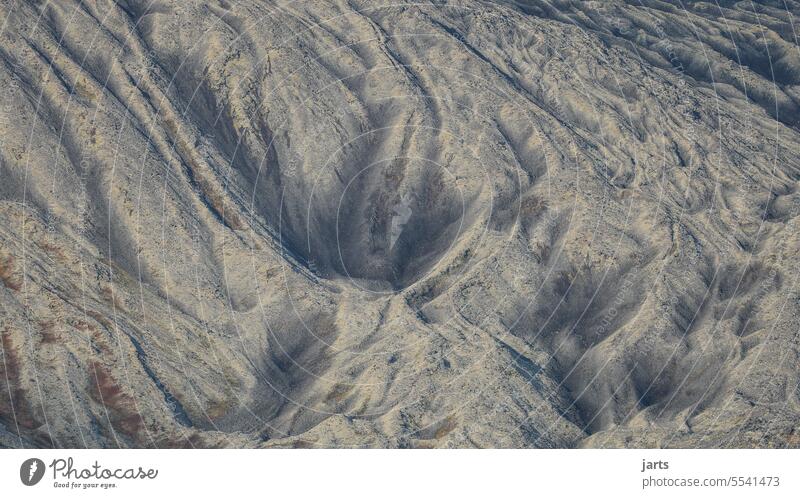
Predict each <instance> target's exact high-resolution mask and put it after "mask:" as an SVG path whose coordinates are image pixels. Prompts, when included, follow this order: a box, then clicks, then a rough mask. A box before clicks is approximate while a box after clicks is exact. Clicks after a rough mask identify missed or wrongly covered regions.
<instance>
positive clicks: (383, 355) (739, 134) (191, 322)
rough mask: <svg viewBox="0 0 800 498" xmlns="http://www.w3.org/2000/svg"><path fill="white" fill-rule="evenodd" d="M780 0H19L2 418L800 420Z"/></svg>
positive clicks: (182, 432)
mask: <svg viewBox="0 0 800 498" xmlns="http://www.w3.org/2000/svg"><path fill="white" fill-rule="evenodd" d="M798 13H800V7H799V6H798V5H797V3H796V2H787V3H783V2H772V1H764V2H758V3H755V4H753V3H750V2H721V3H720V4H718V5H717V4H707V3H703V2H684V3H683V4H680V3H677V2H676V3H670V2H661V1H650V0H642V1H641V2H639V1H629V2H623V1H605V2H577V1H576V2H569V1H558V2H544V1H542V2H538V1H524V2H523V1H519V2H500V1H498V2H488V1H474V0H463V1H453V2H434V4H430V3H415V2H398V1H391V2H376V1H358V0H335V1H330V2H327V1H326V2H316V1H314V2H305V1H301V2H294V1H292V2H288V1H278V2H272V1H259V0H237V1H234V0H209V1H197V0H191V1H188V0H185V1H178V0H174V1H172V0H169V1H168V0H155V1H150V0H146V1H145V0H120V1H116V2H112V1H109V0H97V1H81V2H79V1H74V0H62V1H57V2H47V1H14V0H11V1H9V0H3V1H2V3H0V19H2V23H3V24H2V32H1V33H0V88H2V91H3V92H4V95H3V98H2V99H0V105H1V106H2V108H1V109H0V126H2V129H0V138H2V147H1V148H0V339H2V342H0V346H2V347H1V348H0V351H2V357H1V358H0V359H1V360H2V361H1V362H0V370H1V371H0V446H10V447H19V446H25V447H30V446H44V447H50V446H56V447H84V446H87V447H117V446H121V447H171V446H189V447H217V446H231V447H256V446H258V447H264V446H265V447H274V446H296V447H306V446H314V447H320V446H321V447H351V446H356V447H364V446H366V447H445V446H455V447H473V446H479V447H486V446H493V447H496V446H500V447H574V446H605V447H621V446H633V447H651V446H683V447H705V446H714V447H719V446H723V447H725V446H746V447H749V446H777V447H786V446H789V447H797V446H800V428H799V427H800V423H799V422H800V388H798V381H799V380H800V379H799V378H798V377H799V375H800V369H798V355H799V354H800V337H799V336H798V330H800V329H799V328H798V327H799V326H800V323H799V322H800V308H799V307H798V294H797V292H796V289H797V287H796V284H797V276H798V273H797V268H798V264H800V255H799V254H798V248H799V247H800V245H799V244H800V231H799V230H798V228H797V226H796V223H797V219H798V214H800V193H798V182H800V132H799V131H798V128H797V126H798V123H800V112H798V105H800V48H799V46H798V41H797V37H796V31H795V25H794V20H795V17H796V15H797V14H798Z"/></svg>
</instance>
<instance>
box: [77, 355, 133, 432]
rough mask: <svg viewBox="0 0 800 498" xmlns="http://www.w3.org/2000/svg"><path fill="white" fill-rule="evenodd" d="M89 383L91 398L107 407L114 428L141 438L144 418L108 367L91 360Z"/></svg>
mask: <svg viewBox="0 0 800 498" xmlns="http://www.w3.org/2000/svg"><path fill="white" fill-rule="evenodd" d="M89 384H90V386H91V387H90V390H89V394H90V396H91V398H92V399H93V400H94V401H95V402H97V403H99V404H101V405H103V407H105V409H106V411H107V412H108V419H109V422H110V423H111V426H112V427H113V428H114V430H116V431H118V432H120V433H122V434H124V435H126V436H128V437H130V438H132V439H139V437H138V436H139V433H140V432H141V431H142V429H143V428H144V420H143V419H142V416H141V414H140V413H139V411H138V410H137V409H136V403H135V402H134V400H133V398H132V397H131V396H130V395H128V394H127V393H126V392H125V391H124V390H123V388H122V386H121V385H120V384H119V383H118V382H117V381H116V380H115V379H114V377H113V376H112V375H111V372H110V371H109V370H108V368H107V367H105V366H103V365H102V364H101V363H99V362H96V361H94V362H91V363H90V364H89Z"/></svg>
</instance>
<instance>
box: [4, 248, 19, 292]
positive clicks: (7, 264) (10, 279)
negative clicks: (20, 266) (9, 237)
mask: <svg viewBox="0 0 800 498" xmlns="http://www.w3.org/2000/svg"><path fill="white" fill-rule="evenodd" d="M14 260H15V258H14V256H12V255H10V254H9V255H6V256H4V255H2V254H0V282H3V285H5V286H6V287H7V288H9V289H11V290H13V291H19V290H20V289H22V278H20V276H19V275H18V274H17V272H16V270H15V267H14Z"/></svg>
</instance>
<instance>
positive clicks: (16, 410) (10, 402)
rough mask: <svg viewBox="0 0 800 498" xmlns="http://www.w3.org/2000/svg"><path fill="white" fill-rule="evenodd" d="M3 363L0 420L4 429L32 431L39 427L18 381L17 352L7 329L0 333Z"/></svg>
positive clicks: (0, 374) (0, 370)
mask: <svg viewBox="0 0 800 498" xmlns="http://www.w3.org/2000/svg"><path fill="white" fill-rule="evenodd" d="M0 345H2V349H3V356H2V359H3V361H2V362H0V420H3V421H5V422H8V423H6V424H5V425H6V427H9V428H14V427H19V428H20V429H33V428H35V427H38V426H40V425H41V423H40V422H39V421H38V420H37V419H36V418H35V417H34V415H33V411H32V410H31V407H30V403H29V401H28V399H27V396H26V392H25V389H23V388H22V386H21V381H20V361H19V352H18V350H17V347H16V346H15V345H14V343H13V339H12V335H11V333H10V332H9V330H8V329H4V330H3V331H2V332H0Z"/></svg>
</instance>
